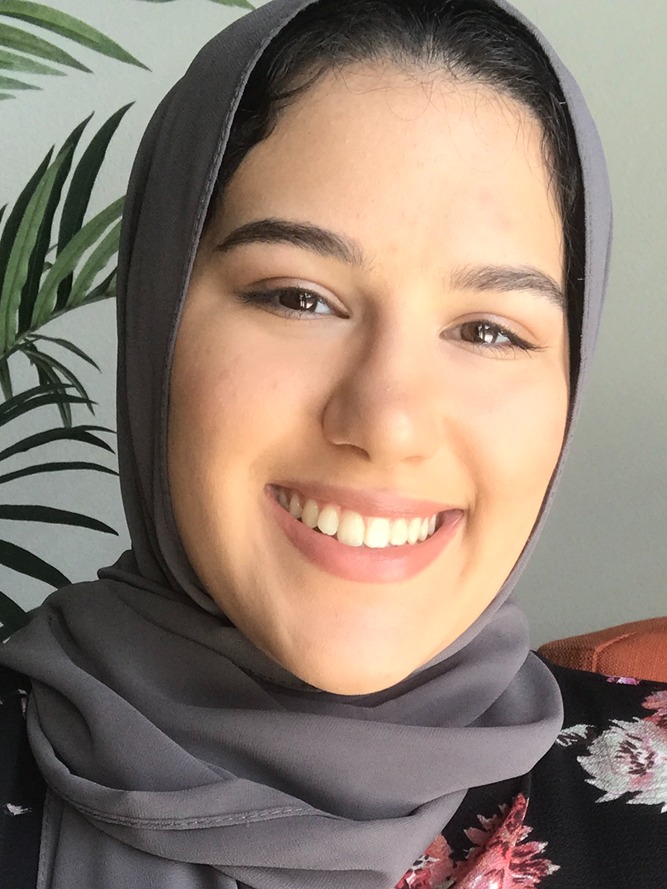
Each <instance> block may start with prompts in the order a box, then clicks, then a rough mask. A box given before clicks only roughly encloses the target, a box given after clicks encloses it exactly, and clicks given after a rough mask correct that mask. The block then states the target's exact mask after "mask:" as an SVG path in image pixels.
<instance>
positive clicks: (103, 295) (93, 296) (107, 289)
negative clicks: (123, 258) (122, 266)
mask: <svg viewBox="0 0 667 889" xmlns="http://www.w3.org/2000/svg"><path fill="white" fill-rule="evenodd" d="M117 271H118V269H114V270H113V271H112V272H111V274H110V275H109V276H108V277H107V278H105V279H104V281H102V282H101V283H99V284H98V285H97V287H95V289H94V290H91V291H90V293H89V294H88V296H87V297H86V299H85V302H84V305H87V306H88V305H90V303H94V302H98V301H99V300H101V299H109V297H113V296H115V295H116V272H117Z"/></svg>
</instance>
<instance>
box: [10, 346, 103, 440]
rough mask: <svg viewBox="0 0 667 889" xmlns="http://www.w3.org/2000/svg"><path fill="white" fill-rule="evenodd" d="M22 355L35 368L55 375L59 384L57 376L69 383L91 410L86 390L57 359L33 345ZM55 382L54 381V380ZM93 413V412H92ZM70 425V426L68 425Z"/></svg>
mask: <svg viewBox="0 0 667 889" xmlns="http://www.w3.org/2000/svg"><path fill="white" fill-rule="evenodd" d="M23 354H24V355H25V356H26V358H27V359H28V360H29V361H30V362H31V363H32V364H34V365H35V366H36V367H42V368H45V369H48V371H49V372H51V373H53V374H55V379H56V380H58V382H60V380H59V378H58V374H61V375H62V376H63V377H64V378H65V380H67V382H69V383H70V384H71V385H72V386H73V387H74V389H75V390H76V391H77V392H78V393H79V395H80V396H81V398H82V399H83V402H84V403H85V404H86V406H87V407H89V408H90V409H91V410H92V405H93V402H92V401H91V399H90V396H89V395H88V393H87V392H86V389H85V387H84V385H83V383H82V382H81V380H79V378H78V377H77V376H76V375H75V374H73V373H72V371H71V370H70V369H69V368H68V367H66V366H65V365H64V364H63V363H62V362H61V361H58V359H57V358H54V357H53V355H47V353H46V352H40V351H39V349H38V348H37V346H35V345H34V344H33V345H31V346H29V347H26V348H24V349H23ZM54 382H55V380H54ZM92 412H93V413H94V411H92ZM68 425H70V424H68Z"/></svg>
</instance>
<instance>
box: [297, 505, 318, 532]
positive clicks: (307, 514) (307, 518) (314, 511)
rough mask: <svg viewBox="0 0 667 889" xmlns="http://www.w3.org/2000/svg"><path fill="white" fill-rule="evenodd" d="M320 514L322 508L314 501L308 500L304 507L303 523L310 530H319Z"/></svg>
mask: <svg viewBox="0 0 667 889" xmlns="http://www.w3.org/2000/svg"><path fill="white" fill-rule="evenodd" d="M319 514H320V508H319V506H318V505H317V503H315V501H314V500H306V502H305V503H304V506H303V514H302V516H301V521H302V522H303V523H304V525H308V527H309V528H317V519H318V517H319Z"/></svg>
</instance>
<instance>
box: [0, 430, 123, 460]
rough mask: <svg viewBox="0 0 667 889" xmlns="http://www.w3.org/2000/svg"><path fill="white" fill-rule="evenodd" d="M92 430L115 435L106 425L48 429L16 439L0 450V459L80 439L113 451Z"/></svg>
mask: <svg viewBox="0 0 667 889" xmlns="http://www.w3.org/2000/svg"><path fill="white" fill-rule="evenodd" d="M93 431H99V432H111V433H113V434H114V435H115V432H114V430H113V429H107V428H106V426H73V427H72V428H71V429H49V430H47V431H46V432H36V433H35V434H34V435H29V436H28V437H27V438H23V439H21V441H17V442H15V444H13V445H10V446H9V447H8V448H5V449H4V450H3V451H0V460H7V459H8V458H9V457H13V456H14V455H15V454H23V453H25V452H26V451H30V450H32V448H38V447H41V445H45V444H51V442H53V441H81V442H84V443H85V444H91V445H95V447H98V448H102V449H103V450H105V451H109V453H111V454H113V453H115V452H114V449H113V448H112V447H110V446H109V445H108V444H107V443H106V442H105V441H102V439H101V438H98V437H97V436H96V435H91V434H90V433H91V432H93Z"/></svg>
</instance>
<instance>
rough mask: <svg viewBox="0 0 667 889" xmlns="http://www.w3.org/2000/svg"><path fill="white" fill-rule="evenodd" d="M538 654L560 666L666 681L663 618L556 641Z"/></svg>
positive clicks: (666, 639) (666, 646) (666, 636)
mask: <svg viewBox="0 0 667 889" xmlns="http://www.w3.org/2000/svg"><path fill="white" fill-rule="evenodd" d="M539 651H540V654H543V655H544V656H545V657H546V658H548V659H549V660H550V661H553V662H554V663H556V664H560V665H561V666H563V667H574V668H575V669H577V670H589V671H590V672H593V673H603V674H605V675H606V676H629V677H633V678H635V679H652V680H654V681H656V682H667V617H654V618H649V619H648V620H638V621H635V622H633V623H629V624H621V625H620V626H618V627H608V628H607V629H606V630H598V631H597V632H595V633H585V634H584V635H582V636H570V637H569V638H568V639H557V640H556V641H555V642H547V643H546V644H545V645H542V646H541V647H540V649H539Z"/></svg>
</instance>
